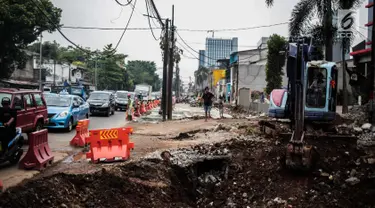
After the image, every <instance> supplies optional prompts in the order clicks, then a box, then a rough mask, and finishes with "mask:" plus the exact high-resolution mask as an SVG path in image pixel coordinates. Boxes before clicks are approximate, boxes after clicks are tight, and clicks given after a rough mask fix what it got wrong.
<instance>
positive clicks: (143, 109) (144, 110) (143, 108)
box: [141, 103, 146, 114]
mask: <svg viewBox="0 0 375 208" xmlns="http://www.w3.org/2000/svg"><path fill="white" fill-rule="evenodd" d="M144 113H146V108H145V104H144V103H142V104H141V114H144Z"/></svg>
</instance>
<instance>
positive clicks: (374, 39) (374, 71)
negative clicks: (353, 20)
mask: <svg viewBox="0 0 375 208" xmlns="http://www.w3.org/2000/svg"><path fill="white" fill-rule="evenodd" d="M374 21H375V6H374V5H372V22H374ZM371 29H372V30H371V31H372V32H371V49H372V50H371V67H369V69H370V70H369V71H370V73H369V79H370V97H369V99H370V100H369V103H370V110H369V114H370V115H369V122H370V123H374V122H375V119H374V112H375V111H374V107H375V106H374V79H375V76H374V75H375V51H374V50H375V30H374V26H372V28H371Z"/></svg>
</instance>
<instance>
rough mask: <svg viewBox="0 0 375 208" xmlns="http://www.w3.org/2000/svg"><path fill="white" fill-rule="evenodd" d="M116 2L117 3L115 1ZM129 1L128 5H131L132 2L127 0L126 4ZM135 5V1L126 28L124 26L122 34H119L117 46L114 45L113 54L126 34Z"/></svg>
mask: <svg viewBox="0 0 375 208" xmlns="http://www.w3.org/2000/svg"><path fill="white" fill-rule="evenodd" d="M116 1H117V0H116ZM129 1H130V3H129V4H131V2H132V1H133V0H128V2H129ZM136 4H137V0H135V1H134V5H132V12H131V13H130V17H129V19H128V21H127V23H126V26H125V28H124V30H123V32H122V34H121V37H120V39H119V40H118V42H117V44H116V47H115V48H114V49H113V50H112V51H113V52H115V51H116V49H117V47H118V46H119V45H120V43H121V41H122V38H123V37H124V35H125V32H126V30H127V29H128V27H129V24H130V21H131V19H132V17H133V14H134V10H135V6H136Z"/></svg>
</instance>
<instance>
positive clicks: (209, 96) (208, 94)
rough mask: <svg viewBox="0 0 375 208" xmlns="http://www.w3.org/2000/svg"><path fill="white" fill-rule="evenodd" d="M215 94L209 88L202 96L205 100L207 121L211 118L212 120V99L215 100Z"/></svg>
mask: <svg viewBox="0 0 375 208" xmlns="http://www.w3.org/2000/svg"><path fill="white" fill-rule="evenodd" d="M214 97H215V96H214V94H212V93H211V92H210V91H209V89H208V87H206V88H205V89H204V94H203V96H202V99H203V106H204V112H205V116H206V117H205V118H206V119H205V121H207V119H208V118H209V117H210V118H211V107H212V99H213V98H214Z"/></svg>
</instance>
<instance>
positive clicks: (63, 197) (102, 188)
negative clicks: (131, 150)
mask: <svg viewBox="0 0 375 208" xmlns="http://www.w3.org/2000/svg"><path fill="white" fill-rule="evenodd" d="M171 157H172V158H171V160H170V161H169V162H168V161H164V160H163V159H160V155H159V157H149V158H147V159H144V160H141V161H139V162H132V163H129V164H126V165H122V166H115V167H114V168H112V169H108V170H105V169H103V170H102V171H99V172H96V173H94V174H79V175H73V174H64V173H59V174H56V175H52V176H48V177H45V178H39V179H36V180H32V181H29V182H26V183H25V184H22V185H19V186H17V187H13V188H10V189H8V190H6V191H5V192H4V193H3V194H1V195H0V207H30V204H33V207H75V208H78V207H95V208H96V207H196V203H197V201H198V200H199V199H201V198H203V197H206V196H207V194H208V193H211V192H212V190H213V189H214V188H215V187H217V186H219V185H220V183H221V182H223V181H224V180H225V178H227V174H228V167H229V163H230V160H231V159H230V156H229V155H218V156H213V155H202V154H199V153H197V152H195V151H190V150H187V149H184V150H176V151H173V152H171ZM145 196H147V197H145Z"/></svg>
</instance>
